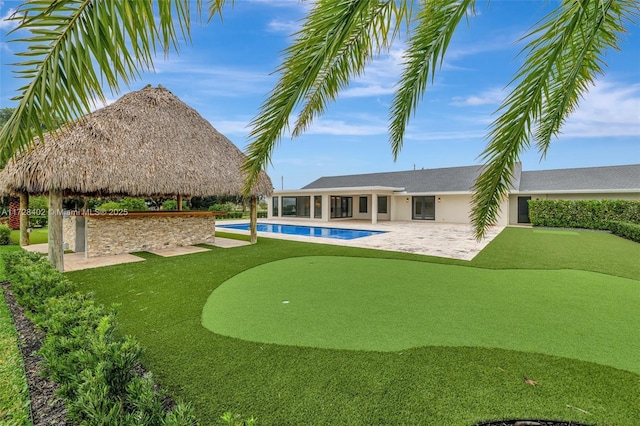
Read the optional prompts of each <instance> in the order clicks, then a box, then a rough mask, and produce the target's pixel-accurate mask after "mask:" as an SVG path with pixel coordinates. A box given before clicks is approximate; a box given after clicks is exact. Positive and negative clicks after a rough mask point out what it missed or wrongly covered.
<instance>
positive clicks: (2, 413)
mask: <svg viewBox="0 0 640 426" xmlns="http://www.w3.org/2000/svg"><path fill="white" fill-rule="evenodd" d="M0 424H7V425H11V424H15V425H30V424H31V420H30V418H29V392H28V389H27V381H26V377H25V375H24V370H23V364H22V356H21V355H20V349H19V348H18V336H17V334H16V330H15V327H14V326H13V323H12V320H11V313H10V312H9V309H8V308H7V305H6V302H5V298H4V294H3V293H2V291H1V290H0Z"/></svg>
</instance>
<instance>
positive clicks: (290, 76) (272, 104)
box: [244, 0, 407, 191]
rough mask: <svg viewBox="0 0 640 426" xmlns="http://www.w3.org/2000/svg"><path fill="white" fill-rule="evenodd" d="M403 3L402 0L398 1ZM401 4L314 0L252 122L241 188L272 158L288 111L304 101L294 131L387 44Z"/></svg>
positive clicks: (400, 15)
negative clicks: (276, 77) (273, 85)
mask: <svg viewBox="0 0 640 426" xmlns="http://www.w3.org/2000/svg"><path fill="white" fill-rule="evenodd" d="M401 3H402V2H401ZM405 13H407V8H406V6H398V5H397V4H396V2H395V1H394V0H389V1H380V0H340V1H337V0H319V1H317V2H316V3H315V5H314V7H313V9H312V10H311V12H310V14H309V15H308V16H307V19H306V20H305V22H304V24H303V26H302V29H301V30H300V31H299V32H298V33H297V34H296V40H295V41H294V43H293V44H292V45H291V46H290V47H289V48H287V49H286V51H285V59H284V61H283V63H282V65H281V66H280V67H279V68H278V70H277V71H278V72H280V73H281V76H280V79H279V81H278V83H277V84H276V86H275V87H274V89H273V90H272V91H271V92H270V94H269V96H268V98H267V100H266V101H265V102H264V103H263V104H262V106H261V108H260V111H259V113H258V115H257V116H256V117H255V118H254V119H253V120H252V122H251V127H252V130H251V133H250V135H249V137H250V139H252V142H251V143H250V145H249V146H248V148H247V161H246V162H245V166H244V170H245V171H246V172H247V183H246V186H245V190H246V191H248V190H249V188H250V187H251V186H252V185H253V183H254V182H255V180H256V179H257V177H258V175H259V173H260V171H261V170H263V169H264V167H265V166H266V164H267V163H269V161H270V158H271V153H272V152H273V149H274V148H275V146H276V145H277V144H278V143H279V141H280V139H281V137H282V135H283V133H284V131H286V130H287V129H288V128H289V115H290V114H291V113H292V112H293V110H294V108H295V107H296V106H298V105H299V104H300V103H301V102H303V101H305V102H306V103H305V106H304V107H303V109H302V111H301V113H300V116H299V118H298V121H297V123H296V126H295V129H294V135H298V134H300V133H301V132H302V131H304V129H306V128H307V126H308V125H309V123H310V122H311V120H312V119H313V117H315V116H317V115H319V114H321V113H322V112H323V110H324V108H325V106H326V104H327V102H328V101H330V100H333V99H334V98H335V96H336V95H337V93H338V91H339V90H340V89H341V88H343V87H345V86H346V85H347V84H348V82H349V81H350V80H351V79H352V78H353V77H354V76H356V75H358V74H360V73H361V72H362V70H363V68H364V66H365V64H366V63H367V62H368V61H369V60H370V58H371V57H372V55H373V54H374V53H375V52H378V51H379V49H384V48H385V47H388V46H389V45H390V44H391V40H392V38H393V37H394V36H395V35H396V34H397V28H398V25H400V22H401V21H402V20H403V14H405Z"/></svg>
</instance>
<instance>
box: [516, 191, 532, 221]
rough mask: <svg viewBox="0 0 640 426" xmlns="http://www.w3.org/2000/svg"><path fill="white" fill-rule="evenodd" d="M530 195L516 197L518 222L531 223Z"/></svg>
mask: <svg viewBox="0 0 640 426" xmlns="http://www.w3.org/2000/svg"><path fill="white" fill-rule="evenodd" d="M530 200H531V197H518V223H531V221H530V220H529V201H530Z"/></svg>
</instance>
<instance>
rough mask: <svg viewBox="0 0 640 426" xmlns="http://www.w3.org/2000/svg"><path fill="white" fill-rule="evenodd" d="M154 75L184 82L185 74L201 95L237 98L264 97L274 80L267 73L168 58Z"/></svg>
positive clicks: (159, 64) (158, 65) (159, 65)
mask: <svg viewBox="0 0 640 426" xmlns="http://www.w3.org/2000/svg"><path fill="white" fill-rule="evenodd" d="M156 74H159V75H161V76H162V78H163V79H165V80H167V79H176V80H177V81H178V82H180V83H182V82H184V76H185V74H187V75H189V76H190V78H192V79H193V83H194V84H197V86H198V88H199V91H200V92H201V93H206V94H209V95H216V96H224V97H238V96H244V95H248V94H257V95H264V93H265V92H266V91H267V90H268V88H270V87H271V86H272V85H273V82H274V79H275V77H274V76H272V75H270V73H269V72H268V71H264V72H260V71H254V70H247V69H243V68H235V67H225V66H216V65H208V64H195V63H193V62H191V61H190V60H189V59H172V60H168V61H163V62H159V63H158V64H157V65H156Z"/></svg>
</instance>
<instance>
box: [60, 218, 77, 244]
mask: <svg viewBox="0 0 640 426" xmlns="http://www.w3.org/2000/svg"><path fill="white" fill-rule="evenodd" d="M62 242H63V244H64V248H65V250H71V251H76V217H75V216H65V217H63V218H62Z"/></svg>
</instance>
